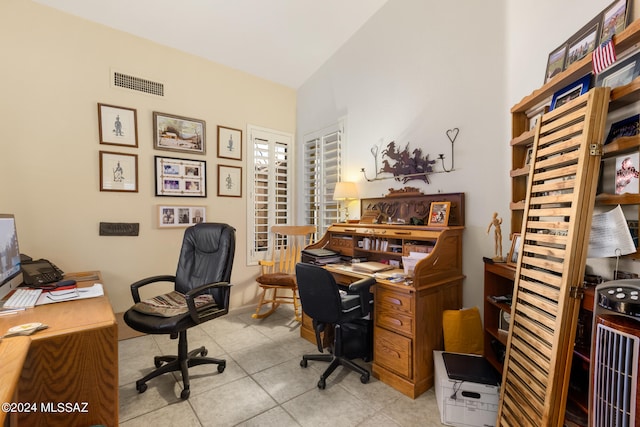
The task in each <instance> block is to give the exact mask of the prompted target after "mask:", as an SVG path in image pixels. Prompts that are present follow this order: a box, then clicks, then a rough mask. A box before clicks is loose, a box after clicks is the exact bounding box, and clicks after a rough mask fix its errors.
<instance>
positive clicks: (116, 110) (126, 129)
mask: <svg viewBox="0 0 640 427" xmlns="http://www.w3.org/2000/svg"><path fill="white" fill-rule="evenodd" d="M98 130H99V133H100V144H107V145H122V146H125V147H137V146H138V119H137V113H136V110H134V109H133V108H126V107H117V106H115V105H107V104H100V103H98Z"/></svg>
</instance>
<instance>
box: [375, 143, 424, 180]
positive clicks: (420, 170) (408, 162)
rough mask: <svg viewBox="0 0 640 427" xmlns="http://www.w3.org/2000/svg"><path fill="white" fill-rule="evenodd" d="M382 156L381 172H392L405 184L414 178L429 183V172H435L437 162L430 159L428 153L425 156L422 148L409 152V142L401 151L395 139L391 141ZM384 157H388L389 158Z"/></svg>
mask: <svg viewBox="0 0 640 427" xmlns="http://www.w3.org/2000/svg"><path fill="white" fill-rule="evenodd" d="M382 157H383V160H382V168H381V169H380V173H392V174H393V175H394V176H395V179H396V181H402V183H404V184H406V183H407V182H408V181H410V180H412V179H421V180H423V181H424V182H426V183H427V184H429V174H430V173H433V167H432V165H433V164H434V163H435V162H436V161H435V160H429V155H428V154H427V155H426V156H423V155H422V149H421V148H416V149H415V150H413V152H409V143H407V145H406V146H405V148H404V150H402V151H400V150H399V149H398V148H397V147H396V143H395V141H391V142H390V143H389V144H388V145H387V148H385V149H384V150H382ZM384 157H388V158H389V160H387V159H384ZM390 161H392V162H393V164H391V162H390Z"/></svg>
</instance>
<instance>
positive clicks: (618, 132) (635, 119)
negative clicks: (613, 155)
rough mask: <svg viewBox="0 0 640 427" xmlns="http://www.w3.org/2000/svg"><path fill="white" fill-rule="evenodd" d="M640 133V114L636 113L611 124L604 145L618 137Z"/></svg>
mask: <svg viewBox="0 0 640 427" xmlns="http://www.w3.org/2000/svg"><path fill="white" fill-rule="evenodd" d="M639 133H640V114H635V115H633V116H631V117H627V118H625V119H622V120H620V121H617V122H615V123H613V124H612V125H611V128H610V129H609V134H608V135H607V139H605V141H604V145H607V144H610V143H612V142H613V141H615V140H616V139H618V138H622V137H625V136H636V135H638V134H639Z"/></svg>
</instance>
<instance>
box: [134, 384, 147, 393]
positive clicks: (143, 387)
mask: <svg viewBox="0 0 640 427" xmlns="http://www.w3.org/2000/svg"><path fill="white" fill-rule="evenodd" d="M136 390H138V393H144V392H145V391H147V384H145V383H138V382H136Z"/></svg>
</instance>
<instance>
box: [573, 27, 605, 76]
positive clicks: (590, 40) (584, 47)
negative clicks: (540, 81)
mask: <svg viewBox="0 0 640 427" xmlns="http://www.w3.org/2000/svg"><path fill="white" fill-rule="evenodd" d="M601 22H602V17H601V16H600V15H598V16H596V17H595V18H593V19H592V20H591V21H590V22H589V23H588V24H586V25H585V26H584V27H582V28H581V29H580V31H578V32H577V33H575V34H574V35H573V36H571V38H570V39H569V40H568V41H567V55H566V59H565V65H564V69H565V70H566V69H567V68H569V67H570V66H571V64H573V63H574V62H577V61H579V60H581V59H582V58H584V57H585V56H587V55H589V54H590V53H591V52H593V51H594V50H595V49H596V47H598V46H599V44H600V43H599V40H600V31H599V30H600V25H601Z"/></svg>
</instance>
